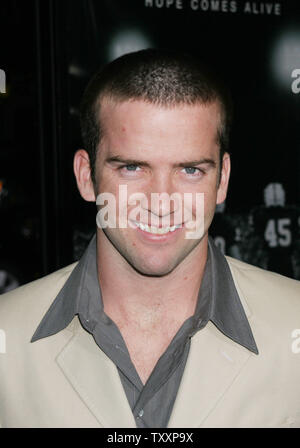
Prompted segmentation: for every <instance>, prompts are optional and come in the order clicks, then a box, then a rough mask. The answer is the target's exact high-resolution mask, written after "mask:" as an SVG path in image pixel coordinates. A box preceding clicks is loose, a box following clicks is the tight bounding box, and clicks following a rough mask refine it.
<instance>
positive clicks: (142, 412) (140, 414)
mask: <svg viewBox="0 0 300 448" xmlns="http://www.w3.org/2000/svg"><path fill="white" fill-rule="evenodd" d="M138 415H139V417H140V418H142V417H143V415H144V409H141V410H140V412H139V414H138Z"/></svg>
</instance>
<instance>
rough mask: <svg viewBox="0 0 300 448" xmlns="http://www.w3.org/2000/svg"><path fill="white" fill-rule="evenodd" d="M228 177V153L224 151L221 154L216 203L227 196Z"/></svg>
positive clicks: (222, 200) (219, 202)
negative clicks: (222, 154)
mask: <svg viewBox="0 0 300 448" xmlns="http://www.w3.org/2000/svg"><path fill="white" fill-rule="evenodd" d="M229 177H230V155H229V154H228V152H225V154H224V156H223V163H222V172H221V179H220V183H219V187H218V192H217V204H222V202H224V201H225V199H226V196H227V189H228V183H229Z"/></svg>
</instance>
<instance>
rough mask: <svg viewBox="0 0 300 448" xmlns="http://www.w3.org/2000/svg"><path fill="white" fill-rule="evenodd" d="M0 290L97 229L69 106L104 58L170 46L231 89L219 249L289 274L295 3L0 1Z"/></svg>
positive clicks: (297, 183)
mask: <svg viewBox="0 0 300 448" xmlns="http://www.w3.org/2000/svg"><path fill="white" fill-rule="evenodd" d="M0 19H1V27H0V39H1V52H0V293H3V292H4V291H7V290H9V289H12V288H14V287H16V286H17V285H19V284H22V283H25V282H28V281H31V280H34V279H35V278H38V277H40V276H42V275H45V274H47V273H49V272H52V271H54V270H56V269H58V268H60V267H62V266H64V265H66V264H69V263H71V262H72V261H74V260H76V259H78V258H79V257H80V255H81V254H82V252H83V250H84V248H85V247H86V245H87V243H88V241H89V239H90V238H91V236H92V234H93V232H94V231H95V218H96V209H95V205H94V204H91V203H85V202H84V201H83V200H82V199H81V198H80V196H79V193H78V192H77V189H76V184H75V180H74V178H73V173H72V159H73V155H74V152H75V151H76V149H78V148H80V147H82V143H81V137H80V132H79V122H78V106H79V102H80V98H81V95H82V93H83V89H84V87H85V85H86V83H87V82H88V80H89V78H90V76H91V75H92V74H93V73H94V72H95V70H97V69H98V68H99V67H100V66H101V65H102V64H104V63H106V62H108V61H110V60H112V59H114V58H116V57H118V56H120V55H122V54H124V53H128V52H131V51H136V50H139V49H142V48H148V47H154V48H177V49H181V50H184V51H187V52H189V53H192V54H195V55H197V56H198V57H199V58H202V59H204V60H205V61H206V62H208V63H209V64H210V65H212V66H213V67H214V68H215V69H216V70H217V71H218V72H219V73H220V74H222V76H223V77H224V78H225V80H226V81H227V83H228V85H229V86H230V88H231V91H232V94H233V99H234V104H235V114H234V115H235V116H234V126H233V131H232V138H231V146H230V152H231V156H232V178H231V182H230V187H229V195H228V200H227V201H226V204H223V205H222V206H221V207H218V209H217V212H216V215H215V218H214V222H213V225H212V228H211V234H212V236H213V237H214V238H215V241H216V244H217V245H218V246H219V247H220V249H221V250H222V251H223V252H224V253H226V254H228V255H231V256H234V257H237V258H240V259H242V260H244V261H246V262H249V263H252V264H255V265H258V266H261V267H264V268H268V269H270V270H273V271H276V272H280V273H282V274H284V275H288V276H290V277H293V278H298V279H300V238H299V228H300V176H299V173H300V109H299V106H300V2H299V1H297V0H295V1H292V0H282V1H275V0H268V1H244V0H228V1H227V0H102V1H99V0H77V1H75V0H60V1H58V0H35V1H34V0H26V1H22V0H2V1H1V4H0Z"/></svg>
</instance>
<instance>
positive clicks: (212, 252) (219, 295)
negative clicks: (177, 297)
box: [31, 234, 258, 354]
mask: <svg viewBox="0 0 300 448" xmlns="http://www.w3.org/2000/svg"><path fill="white" fill-rule="evenodd" d="M208 247H209V250H208V259H207V263H206V267H205V272H204V276H203V280H202V283H201V287H200V291H199V296H198V302H197V306H196V310H195V314H194V316H193V317H194V322H195V324H194V333H195V332H196V331H197V330H199V328H201V327H202V326H203V320H204V321H205V322H206V321H208V320H211V321H212V322H213V323H214V324H215V325H216V327H217V328H218V329H219V330H220V331H221V332H222V333H224V334H225V335H226V336H227V337H229V338H230V339H232V340H233V341H235V342H237V343H238V344H240V345H243V346H244V347H245V348H247V349H249V350H251V351H252V352H254V353H256V354H258V350H257V346H256V343H255V340H254V337H253V334H252V331H251V328H250V325H249V322H248V319H247V317H246V314H245V312H244V309H243V306H242V304H241V301H240V298H239V296H238V293H237V290H236V288H235V285H234V281H233V278H232V275H231V272H230V269H229V266H228V263H227V261H226V258H225V257H224V255H223V254H222V253H221V252H220V251H219V249H218V248H217V247H216V246H215V245H214V243H213V241H212V239H210V238H209V243H208ZM96 251H97V245H96V234H95V235H94V236H93V238H92V240H91V241H90V243H89V245H88V247H87V249H86V251H85V253H84V255H83V256H82V258H81V259H80V261H79V262H78V264H77V265H76V267H75V268H74V270H73V271H72V273H71V275H70V277H69V278H68V280H67V281H66V283H65V285H64V286H63V288H62V289H61V290H60V292H59V293H58V295H57V297H56V298H55V300H54V301H53V303H52V305H51V306H50V308H49V310H48V311H47V313H46V314H45V316H44V317H43V319H42V321H41V322H40V324H39V326H38V327H37V329H36V331H35V333H34V335H33V336H32V339H31V342H35V341H36V340H38V339H41V338H44V337H47V336H51V335H54V334H56V333H57V332H59V331H61V330H63V329H64V328H66V327H67V325H68V324H69V323H70V322H71V321H72V319H73V318H74V316H75V315H76V314H78V315H79V318H80V321H81V323H82V325H83V326H84V328H85V329H86V330H87V331H89V332H92V331H93V328H94V327H95V326H96V324H97V322H99V319H101V320H102V321H105V322H106V323H107V324H109V323H110V322H111V320H110V318H109V317H108V316H107V315H106V314H105V313H104V310H103V302H102V298H101V291H100V286H99V282H98V271H97V253H96Z"/></svg>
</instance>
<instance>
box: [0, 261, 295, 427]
mask: <svg viewBox="0 0 300 448" xmlns="http://www.w3.org/2000/svg"><path fill="white" fill-rule="evenodd" d="M227 260H228V262H229V266H230V268H231V271H232V274H233V278H234V282H235V285H236V288H237V291H238V293H239V296H240V299H241V301H242V304H243V306H244V309H245V312H246V315H247V318H248V320H249V323H250V326H251V328H252V332H253V335H254V338H255V341H256V344H257V347H258V350H259V355H256V354H254V353H252V352H251V351H249V350H248V349H246V348H244V347H243V346H241V345H239V344H237V343H235V342H233V341H232V340H231V339H229V338H228V337H226V336H225V335H224V334H223V333H221V332H220V331H219V330H218V329H217V328H216V327H215V326H214V324H212V323H210V322H209V324H208V325H207V326H206V327H205V328H204V329H203V330H201V331H199V332H198V333H196V334H195V336H194V337H193V338H192V342H191V348H190V353H189V357H188V360H187V364H186V368H185V372H184V375H183V379H182V381H181V384H180V388H179V391H178V395H177V398H176V401H175V405H174V408H173V412H172V415H171V418H170V421H169V427H170V428H172V427H173V428H174V427H180V428H195V427H209V428H211V427H225V428H227V427H300V282H297V281H294V280H291V279H288V278H286V277H282V276H280V275H277V274H273V273H270V272H266V271H263V270H261V269H258V268H256V267H253V266H250V265H247V264H244V263H242V262H240V261H237V260H234V259H231V258H227ZM74 266H75V264H73V265H71V266H68V267H65V268H63V269H61V270H59V271H57V272H54V273H53V274H51V275H48V276H47V277H44V278H42V279H40V280H37V281H35V282H32V283H29V284H28V285H25V286H23V287H21V288H18V289H17V290H15V291H11V292H9V293H7V294H5V295H3V296H0V338H1V339H0V348H1V350H0V425H1V426H2V427H34V428H36V427H109V428H113V427H135V421H134V418H133V415H132V412H131V409H130V407H129V404H128V401H127V398H126V395H125V392H124V390H123V386H122V384H121V381H120V378H119V374H118V372H117V369H116V367H115V365H114V364H113V363H112V362H111V361H110V359H109V358H107V357H106V355H105V354H104V353H102V352H101V350H100V349H99V347H98V346H97V345H96V343H95V342H94V340H93V337H92V336H91V335H90V334H89V333H87V332H86V331H85V330H83V329H82V327H81V325H80V323H79V321H78V318H77V317H75V318H74V319H73V321H72V322H71V324H70V325H69V326H68V327H67V328H66V329H65V330H63V331H60V332H59V333H57V334H55V335H53V336H50V337H47V338H44V339H41V340H38V341H36V342H34V343H30V340H31V337H32V335H33V333H34V331H35V330H36V328H37V326H38V324H39V323H40V321H41V319H42V317H43V316H44V314H45V313H46V311H47V310H48V308H49V306H50V304H51V302H52V301H53V300H54V298H55V297H56V295H57V294H58V292H59V290H60V289H61V288H62V286H63V285H64V283H65V282H66V280H67V278H68V276H69V275H70V273H71V271H72V269H73V268H74ZM297 329H299V331H298V332H297V331H296V330H297ZM292 332H294V333H293V336H292ZM297 334H298V336H297ZM297 337H298V340H297ZM4 352H5V353H4Z"/></svg>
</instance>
